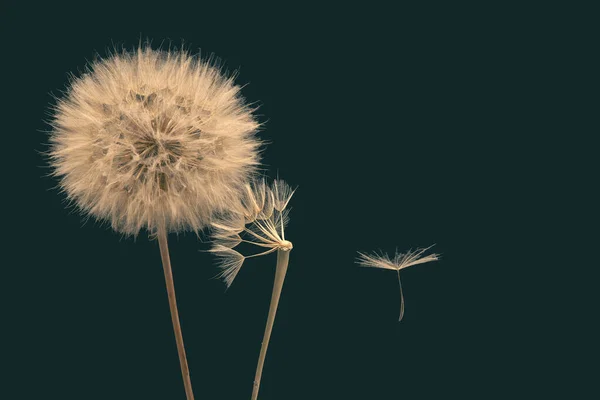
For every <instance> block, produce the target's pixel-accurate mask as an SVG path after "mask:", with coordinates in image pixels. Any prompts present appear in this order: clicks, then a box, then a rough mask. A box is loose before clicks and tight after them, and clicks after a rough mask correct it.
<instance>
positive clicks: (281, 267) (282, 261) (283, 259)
mask: <svg viewBox="0 0 600 400" xmlns="http://www.w3.org/2000/svg"><path fill="white" fill-rule="evenodd" d="M289 259H290V251H289V250H287V251H286V250H278V251H277V269H276V270H275V282H273V294H272V295H271V305H270V306H269V317H268V318H267V326H266V327H265V335H264V337H263V341H262V346H261V348H260V356H259V357H258V365H257V366H256V375H255V376H254V389H253V390H252V400H256V399H258V390H259V388H260V378H261V376H262V370H263V365H264V363H265V356H266V355H267V348H268V347H269V340H270V339H271V331H272V330H273V322H274V321H275V314H276V313H277V305H278V304H279V297H280V296H281V288H282V287H283V281H284V279H285V274H286V272H287V268H288V262H289Z"/></svg>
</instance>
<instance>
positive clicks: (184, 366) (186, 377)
mask: <svg viewBox="0 0 600 400" xmlns="http://www.w3.org/2000/svg"><path fill="white" fill-rule="evenodd" d="M158 246H159V247H160V257H161V259H162V264H163V269H164V272H165V281H166V283H167V294H168V295H169V309H170V310H171V321H172V322H173V330H174V331H175V341H176V342H177V353H178V354H179V364H180V366H181V374H182V375H183V384H184V386H185V394H186V397H187V400H194V393H193V392H192V381H191V380H190V371H189V369H188V363H187V358H186V356H185V348H184V347H183V335H182V333H181V325H180V323H179V312H178V311H177V300H176V298H175V285H174V284H173V271H172V270H171V259H170V257H169V246H168V244H167V233H166V231H165V230H164V229H160V230H159V231H158Z"/></svg>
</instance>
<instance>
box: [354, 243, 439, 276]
mask: <svg viewBox="0 0 600 400" xmlns="http://www.w3.org/2000/svg"><path fill="white" fill-rule="evenodd" d="M431 247H432V246H429V247H427V248H424V249H416V250H409V251H408V252H406V253H398V252H396V254H395V256H394V259H393V260H392V259H390V257H389V256H388V255H387V254H385V253H383V252H381V254H378V253H377V252H375V253H373V254H365V253H360V252H359V253H358V257H357V259H356V262H357V263H358V264H359V265H360V266H361V267H372V268H382V269H391V270H394V271H399V270H401V269H404V268H408V267H411V266H413V265H417V264H424V263H427V262H431V261H437V260H439V257H440V255H439V254H430V255H427V256H425V257H421V256H422V255H423V253H424V252H425V251H427V250H429V249H430V248H431Z"/></svg>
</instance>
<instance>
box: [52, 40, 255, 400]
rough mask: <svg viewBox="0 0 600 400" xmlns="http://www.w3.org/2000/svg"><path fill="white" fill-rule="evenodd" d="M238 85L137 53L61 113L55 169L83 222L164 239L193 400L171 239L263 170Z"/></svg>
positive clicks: (70, 94) (159, 54)
mask: <svg viewBox="0 0 600 400" xmlns="http://www.w3.org/2000/svg"><path fill="white" fill-rule="evenodd" d="M252 111H253V110H252V109H251V108H250V107H248V106H247V105H245V103H244V99H243V98H242V97H241V95H240V87H239V86H236V85H235V84H234V82H233V77H226V76H223V75H222V74H221V72H220V70H219V69H218V68H216V67H215V66H214V65H213V64H211V63H210V62H205V61H202V60H200V59H198V58H196V57H193V56H191V55H190V54H188V53H187V52H185V51H183V50H181V51H177V50H175V51H155V50H152V49H151V48H149V47H148V46H146V47H142V46H140V47H139V48H138V49H137V50H135V51H132V52H126V51H124V52H122V53H118V54H114V55H112V56H110V57H108V58H106V59H100V60H98V61H96V62H94V63H93V64H92V65H90V66H89V68H88V69H87V71H86V72H85V73H84V74H83V75H82V76H80V77H75V78H73V79H72V82H71V84H70V87H69V88H68V90H67V92H66V93H65V96H64V97H63V98H61V99H59V100H58V102H57V105H56V106H55V108H54V118H53V121H52V127H53V131H52V133H51V136H50V145H51V148H50V152H49V157H50V164H51V166H52V168H53V174H54V175H55V176H56V177H58V178H59V180H60V185H59V186H60V189H61V190H62V191H63V192H65V193H66V195H67V198H68V199H69V200H70V201H71V202H72V203H74V204H75V205H76V206H77V207H78V208H79V209H80V211H81V212H82V213H84V214H86V215H91V216H93V217H95V218H96V219H97V220H99V221H107V222H109V223H110V225H111V226H112V228H113V229H114V230H115V231H117V232H120V233H122V234H125V235H137V234H138V233H139V232H140V230H142V229H146V230H147V231H148V233H149V234H150V235H152V236H156V237H157V238H158V242H159V247H160V253H161V258H162V262H163V268H164V272H165V279H166V283H167V292H168V295H169V304H170V309H171V316H172V321H173V326H174V330H175V336H176V340H177V349H178V352H179V358H180V363H181V369H182V373H183V377H184V384H185V389H186V395H187V397H188V400H191V399H193V393H192V387H191V381H190V377H189V372H188V366H187V360H186V356H185V350H184V347H183V337H182V334H181V327H180V324H179V318H178V313H177V304H176V300H175V287H174V284H173V276H172V271H171V263H170V259H169V252H168V245H167V233H168V232H179V231H185V230H191V231H194V232H196V233H198V232H199V231H200V230H201V229H203V228H204V227H206V226H208V225H209V224H210V222H211V220H212V217H213V215H214V214H215V213H216V212H223V211H227V210H228V208H229V207H230V206H231V205H232V204H237V203H238V202H239V197H240V193H241V192H240V190H241V189H242V188H243V185H244V183H245V182H247V180H248V179H249V177H250V176H251V174H252V173H253V172H254V170H255V167H256V166H257V165H258V163H259V156H258V148H259V145H260V144H259V142H258V140H257V139H256V138H255V136H254V134H255V132H256V130H257V128H258V126H259V124H258V123H257V122H256V120H255V119H254V117H253V115H252Z"/></svg>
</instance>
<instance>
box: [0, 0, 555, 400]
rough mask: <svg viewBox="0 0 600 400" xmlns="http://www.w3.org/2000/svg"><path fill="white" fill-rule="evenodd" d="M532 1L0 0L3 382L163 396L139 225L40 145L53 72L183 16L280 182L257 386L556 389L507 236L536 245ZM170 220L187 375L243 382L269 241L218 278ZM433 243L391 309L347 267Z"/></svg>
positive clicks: (247, 387) (269, 391) (159, 345)
mask: <svg viewBox="0 0 600 400" xmlns="http://www.w3.org/2000/svg"><path fill="white" fill-rule="evenodd" d="M546 12H547V10H543V9H536V10H528V9H514V10H505V9H502V8H501V7H497V8H494V7H490V8H489V9H487V8H486V9H483V8H481V7H477V6H473V5H470V6H466V5H465V6H458V5H449V4H448V5H441V6H440V5H435V4H433V3H428V4H426V5H425V4H423V5H422V6H420V7H418V8H416V7H412V6H398V5H395V6H383V5H377V4H375V3H371V2H369V3H367V4H364V5H360V6H358V5H357V6H350V5H347V4H346V5H344V4H342V5H339V6H334V5H325V4H319V5H309V4H307V3H279V4H273V5H271V6H249V5H246V6H245V7H243V8H240V7H238V6H236V5H234V4H225V5H223V7H222V8H218V7H213V6H212V3H211V6H209V5H207V4H204V3H203V2H194V3H193V5H185V6H184V5H181V4H179V3H175V2H164V3H161V4H157V5H154V4H149V3H142V4H139V5H136V6H131V5H129V3H126V2H121V3H120V4H119V5H117V6H113V5H108V4H105V3H102V2H100V3H93V4H87V3H78V4H76V5H72V6H70V7H61V6H56V5H54V4H52V5H50V4H46V5H43V6H40V5H36V6H31V7H30V6H26V5H22V6H16V5H15V4H14V3H13V4H4V5H3V6H2V17H1V18H2V20H1V23H0V25H1V26H2V28H1V32H2V46H3V55H4V56H3V59H2V61H1V63H2V69H3V72H2V76H4V82H3V84H2V85H3V87H4V95H3V106H2V109H3V118H2V120H3V122H2V124H1V130H2V135H4V136H5V137H6V138H7V140H8V142H6V141H5V146H6V147H5V148H4V149H3V153H4V157H3V161H4V162H5V163H6V164H7V165H6V166H5V173H4V177H3V178H4V183H3V186H2V187H3V192H4V193H5V195H4V197H5V200H7V201H10V208H7V209H8V210H10V211H9V212H7V216H6V220H5V221H6V226H5V227H4V230H5V232H9V233H10V236H11V240H10V242H5V245H6V246H7V248H8V251H9V252H10V254H11V255H14V257H12V256H11V257H9V258H11V259H12V261H11V264H10V265H11V266H10V267H6V266H4V267H3V268H6V269H7V270H8V271H9V273H8V275H5V280H3V287H4V289H3V295H5V296H6V301H5V302H4V305H5V306H6V309H7V312H6V313H5V318H10V320H9V321H10V322H7V323H6V324H5V327H4V328H3V329H4V333H5V334H6V335H7V336H6V337H7V339H5V340H4V344H6V345H7V346H6V347H7V349H8V351H7V353H10V355H11V356H14V357H11V358H10V362H9V363H10V364H9V365H8V368H9V369H10V370H11V372H12V373H13V374H14V377H15V378H14V379H13V378H7V377H6V376H5V377H4V378H3V379H7V380H8V381H10V382H9V383H14V384H15V389H14V390H15V391H14V392H13V394H12V396H9V397H5V398H7V399H8V398H10V399H34V398H36V399H42V398H44V399H46V398H47V399H54V398H56V399H64V400H67V399H77V400H79V399H86V400H87V399H115V400H116V399H173V400H175V399H184V396H185V395H184V391H183V385H182V382H181V376H180V371H179V364H178V361H177V352H176V347H175V341H174V337H173V331H172V326H171V321H170V317H169V309H168V302H167V296H166V291H165V287H164V279H163V275H162V274H163V273H162V269H161V264H160V258H159V252H158V246H157V244H156V243H155V242H151V241H149V240H148V238H147V236H146V235H145V234H141V235H140V236H139V237H138V238H137V239H136V240H133V239H131V238H121V237H120V236H119V235H118V234H115V233H113V232H111V231H110V230H109V229H108V228H106V227H104V226H101V225H100V224H98V223H96V222H94V221H92V220H90V221H88V222H87V223H85V222H84V217H82V216H81V215H79V214H78V213H77V212H76V211H75V210H74V209H73V208H68V207H67V208H66V207H65V206H66V204H65V199H64V196H63V195H61V194H60V193H59V192H58V191H57V190H56V189H54V187H55V185H56V183H57V182H56V181H55V180H54V179H52V178H49V177H47V176H45V174H47V173H48V172H49V170H48V168H47V163H46V160H45V159H44V157H43V156H42V155H40V154H39V152H40V151H44V150H45V149H46V146H45V144H44V143H46V142H47V134H46V133H45V131H47V130H48V129H49V125H48V124H47V123H46V122H44V121H47V120H48V119H49V114H48V113H49V107H50V106H51V104H53V103H54V100H53V97H52V95H51V94H54V95H57V96H60V91H61V90H63V89H65V87H66V84H67V82H68V73H69V72H73V73H76V74H78V71H82V70H83V69H84V67H85V65H86V60H93V59H94V57H95V56H96V54H99V55H100V56H104V55H106V54H107V50H110V49H113V46H117V47H121V46H125V47H126V48H131V47H132V46H135V45H137V43H138V42H139V40H140V38H141V39H142V40H145V39H146V38H150V39H151V40H152V43H153V45H154V46H158V45H160V44H162V46H163V47H168V46H169V45H173V46H179V45H180V44H181V43H182V40H183V41H184V43H185V46H186V47H187V48H188V49H190V50H191V51H193V52H197V51H198V49H199V48H201V51H202V54H204V55H206V56H208V55H210V54H212V53H214V54H215V55H216V56H217V57H219V58H220V59H221V61H222V62H223V65H225V66H226V67H227V68H228V69H230V70H239V77H238V78H237V82H238V83H239V84H241V85H247V86H245V87H244V89H243V95H244V96H245V97H246V98H247V99H248V101H258V102H259V104H260V110H259V112H258V114H259V119H260V121H262V122H265V129H264V131H263V132H261V133H260V137H261V138H262V139H263V140H265V141H266V142H268V143H269V144H268V145H267V146H266V150H265V152H264V163H265V168H266V169H268V174H269V175H270V176H273V177H274V176H276V174H277V173H279V176H280V177H282V178H283V179H285V180H286V181H288V182H289V183H290V184H292V185H298V190H297V192H296V194H295V195H294V198H293V200H292V202H291V206H292V212H291V223H290V226H289V229H288V231H287V234H286V237H287V238H289V239H290V240H291V241H292V242H293V243H294V250H293V252H292V254H291V258H290V268H289V271H288V275H287V278H286V282H285V286H284V289H283V295H282V298H281V302H280V305H279V311H278V314H277V319H276V321H275V327H274V331H273V336H272V339H271V344H270V347H269V352H268V355H267V360H266V364H265V370H264V374H263V382H262V386H261V395H260V398H261V399H263V400H268V399H277V400H291V399H365V400H370V399H374V400H386V399H447V398H448V399H449V398H457V399H495V398H499V399H505V398H520V397H519V396H524V397H523V398H530V397H533V398H535V397H536V395H540V394H541V393H542V392H544V393H545V392H546V391H549V392H552V393H557V392H556V391H557V390H558V389H559V388H560V383H561V382H560V380H552V379H549V378H548V376H549V374H550V373H552V372H553V371H554V370H553V367H551V366H550V365H551V364H550V363H551V362H552V361H556V358H557V354H556V352H551V351H549V349H551V348H552V346H551V343H550V339H549V338H547V337H545V336H544V335H538V334H537V333H534V332H535V331H534V330H533V329H532V328H533V327H534V326H536V325H537V323H538V322H539V321H540V320H543V319H544V318H545V317H546V316H547V315H548V314H549V311H548V310H547V308H546V307H545V306H544V305H542V304H541V303H539V302H538V300H537V299H536V296H535V295H533V294H528V293H530V289H527V288H528V287H529V286H528V285H529V284H530V283H532V282H533V279H532V278H531V276H530V275H529V274H528V273H527V272H526V271H527V270H526V269H525V268H524V267H523V265H522V264H521V263H522V261H523V260H522V259H519V256H518V255H519V254H521V253H523V252H529V250H531V252H530V254H532V253H535V252H536V251H537V249H538V248H537V247H536V245H535V242H536V240H537V237H538V236H537V235H536V234H534V233H532V230H531V226H533V225H535V224H536V223H537V222H539V221H542V220H543V218H542V217H541V216H540V214H539V212H540V210H541V208H543V207H544V205H543V203H538V202H536V201H533V200H531V198H530V194H531V193H535V192H536V190H538V188H539V186H540V185H542V184H543V182H544V179H545V178H543V177H542V176H541V175H540V174H538V172H539V170H538V169H537V165H539V164H538V163H537V162H536V161H535V160H534V158H535V157H536V156H537V155H538V154H543V153H544V152H545V146H546V145H547V143H548V139H547V138H546V139H545V141H540V140H538V138H539V136H538V134H539V132H538V131H537V130H536V121H537V120H538V116H540V115H541V114H540V110H539V109H538V108H537V104H538V103H537V100H538V97H542V98H543V97H544V96H546V95H550V92H551V89H548V87H547V85H546V84H545V82H547V78H548V77H547V76H546V74H547V72H546V70H545V69H544V67H541V66H540V65H543V64H544V63H541V64H540V63H538V60H539V58H540V57H542V54H543V53H544V52H545V51H546V50H547V48H546V44H545V41H544V40H545V39H546V38H547V35H548V33H547V32H546V31H545V30H544V29H541V28H537V27H535V26H534V25H535V22H536V21H538V20H540V19H544V18H545V17H544V16H545V15H546V14H545V13H546ZM13 141H14V142H13ZM539 226H540V225H538V227H539ZM169 239H170V246H171V257H172V262H173V267H174V277H175V284H176V288H177V295H178V302H179V310H180V316H181V322H182V326H183V333H184V337H185V343H186V348H187V352H188V359H189V364H190V370H191V376H192V381H193V384H194V390H195V394H196V398H197V399H211V400H212V399H245V398H246V399H247V398H250V394H251V389H252V381H253V377H254V370H255V366H256V360H257V357H258V352H259V348H260V344H261V340H262V335H263V330H264V324H265V321H266V317H267V310H268V304H269V299H270V295H271V286H272V281H273V276H274V264H275V255H270V256H267V257H261V258H258V259H252V260H248V261H247V262H246V264H245V265H244V268H243V269H242V271H241V273H240V274H239V276H238V277H237V279H236V280H235V283H234V284H233V286H232V287H231V288H230V289H229V290H228V291H227V292H225V287H224V285H223V284H222V283H221V282H219V281H217V280H211V279H210V278H211V277H213V276H214V275H215V274H216V272H217V271H216V269H215V267H214V266H213V264H214V260H213V259H212V258H211V257H210V255H207V254H204V253H202V252H199V250H205V249H207V248H208V244H207V243H202V242H200V241H199V240H197V238H196V237H195V236H194V235H192V234H185V235H179V236H175V235H172V236H170V238H169ZM205 239H206V238H205ZM434 243H437V245H436V246H435V247H434V249H433V250H434V251H435V252H438V253H441V254H442V259H441V261H439V262H436V263H430V264H424V265H420V266H416V267H413V268H410V269H408V270H406V271H404V272H403V285H404V295H405V299H406V314H405V318H404V320H403V321H402V322H401V323H398V322H397V318H398V306H399V304H398V302H399V301H398V287H397V281H396V276H395V274H394V273H393V272H389V271H383V270H374V269H363V268H359V267H357V266H356V265H355V264H354V258H355V256H356V251H358V250H360V251H371V250H376V249H382V250H384V251H387V252H393V251H394V250H395V248H396V247H398V249H399V250H401V251H403V250H408V249H410V248H415V247H424V246H429V245H431V244H434ZM13 275H14V276H13ZM538 279H544V278H543V277H542V278H539V277H538ZM15 282H16V283H17V284H15ZM536 283H539V281H537V282H536ZM517 299H519V300H517ZM521 299H527V300H528V302H523V301H521ZM3 358H4V357H3ZM4 359H5V360H7V358H4ZM7 363H8V362H7Z"/></svg>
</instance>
